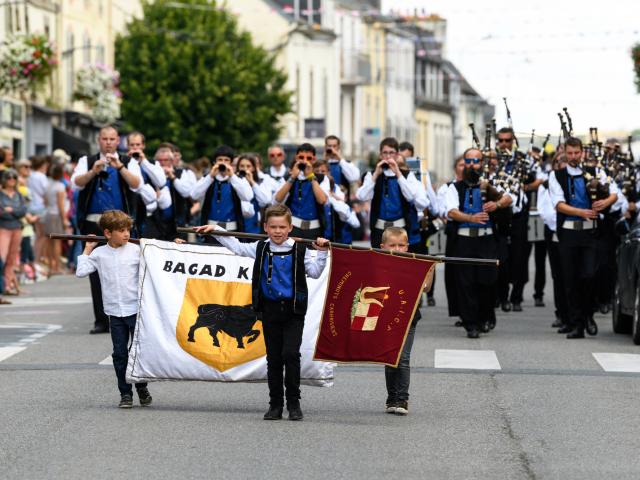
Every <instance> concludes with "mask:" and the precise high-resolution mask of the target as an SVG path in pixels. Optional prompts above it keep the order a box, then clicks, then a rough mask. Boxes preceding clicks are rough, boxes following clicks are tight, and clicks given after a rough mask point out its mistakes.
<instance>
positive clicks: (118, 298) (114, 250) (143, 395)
mask: <svg viewBox="0 0 640 480" xmlns="http://www.w3.org/2000/svg"><path fill="white" fill-rule="evenodd" d="M132 225H133V220H132V219H131V217H129V216H128V215H127V214H126V213H124V212H121V211H120V210H108V211H106V212H104V213H103V214H102V216H101V217H100V229H101V230H102V231H103V232H104V235H105V237H107V244H106V245H102V246H100V247H98V248H96V245H97V242H87V244H86V246H85V248H84V252H83V254H82V255H80V256H79V257H78V267H77V269H76V276H77V277H87V276H89V275H90V274H91V273H93V272H98V275H99V276H100V283H101V284H102V304H103V306H104V314H105V315H106V316H107V318H108V319H109V323H110V325H111V340H112V342H113V355H112V357H113V368H114V369H115V371H116V377H117V378H118V389H119V390H120V404H119V405H118V407H120V408H131V407H133V389H132V387H131V384H129V383H127V381H126V378H125V376H126V370H127V359H128V357H129V341H130V340H132V339H133V332H134V330H135V327H136V315H137V312H138V267H139V265H140V247H139V246H138V245H135V244H133V243H129V236H130V230H131V227H132ZM136 390H137V392H138V398H139V399H140V405H142V406H143V407H148V406H149V405H151V400H152V399H151V395H150V394H149V390H148V389H147V384H146V383H136Z"/></svg>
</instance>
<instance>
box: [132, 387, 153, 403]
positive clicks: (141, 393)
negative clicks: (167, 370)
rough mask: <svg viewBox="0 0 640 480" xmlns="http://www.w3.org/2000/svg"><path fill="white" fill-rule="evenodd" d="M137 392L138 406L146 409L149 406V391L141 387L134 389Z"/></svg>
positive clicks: (150, 399)
mask: <svg viewBox="0 0 640 480" xmlns="http://www.w3.org/2000/svg"><path fill="white" fill-rule="evenodd" d="M136 390H137V391H138V399H139V400H140V405H142V406H143V407H148V406H149V405H151V401H152V400H153V398H151V395H150V394H149V389H148V388H147V387H141V388H137V389H136Z"/></svg>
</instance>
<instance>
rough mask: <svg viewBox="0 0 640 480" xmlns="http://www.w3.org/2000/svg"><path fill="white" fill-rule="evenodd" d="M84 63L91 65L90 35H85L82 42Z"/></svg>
mask: <svg viewBox="0 0 640 480" xmlns="http://www.w3.org/2000/svg"><path fill="white" fill-rule="evenodd" d="M82 63H83V64H85V65H89V64H90V63H91V38H89V34H88V33H85V34H84V40H83V42H82Z"/></svg>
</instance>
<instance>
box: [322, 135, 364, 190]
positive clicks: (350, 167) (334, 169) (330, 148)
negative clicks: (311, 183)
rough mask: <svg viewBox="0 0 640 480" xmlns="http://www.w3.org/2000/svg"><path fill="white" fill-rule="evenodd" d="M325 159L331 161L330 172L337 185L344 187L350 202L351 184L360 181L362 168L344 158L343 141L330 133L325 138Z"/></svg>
mask: <svg viewBox="0 0 640 480" xmlns="http://www.w3.org/2000/svg"><path fill="white" fill-rule="evenodd" d="M324 160H326V161H327V162H329V173H330V174H331V177H332V178H333V181H334V182H335V183H336V185H340V187H342V188H343V189H344V191H345V192H346V201H347V203H349V200H350V196H351V195H350V192H351V185H354V184H355V185H357V184H358V182H359V181H360V170H359V169H358V167H356V166H355V165H354V164H353V163H351V162H350V161H348V160H345V159H344V158H343V155H342V143H341V141H340V138H338V137H337V136H335V135H329V136H328V137H326V138H325V139H324Z"/></svg>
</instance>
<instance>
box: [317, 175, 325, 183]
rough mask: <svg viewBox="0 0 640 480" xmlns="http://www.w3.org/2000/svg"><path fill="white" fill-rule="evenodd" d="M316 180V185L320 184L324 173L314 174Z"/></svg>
mask: <svg viewBox="0 0 640 480" xmlns="http://www.w3.org/2000/svg"><path fill="white" fill-rule="evenodd" d="M316 180H318V183H322V181H323V180H324V173H316Z"/></svg>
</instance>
